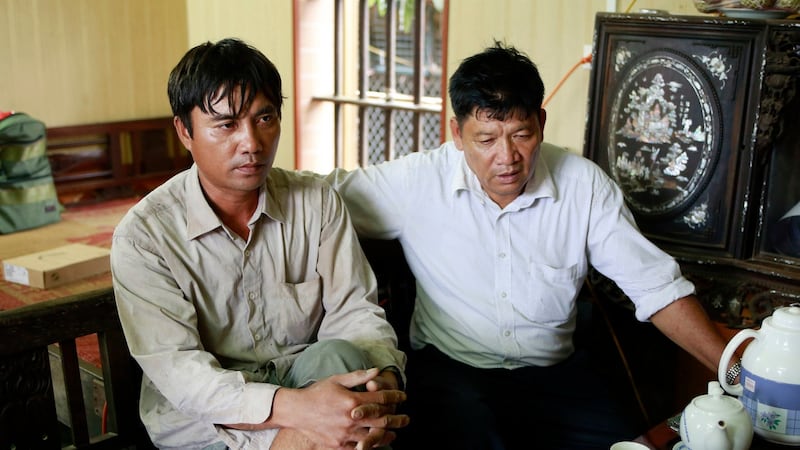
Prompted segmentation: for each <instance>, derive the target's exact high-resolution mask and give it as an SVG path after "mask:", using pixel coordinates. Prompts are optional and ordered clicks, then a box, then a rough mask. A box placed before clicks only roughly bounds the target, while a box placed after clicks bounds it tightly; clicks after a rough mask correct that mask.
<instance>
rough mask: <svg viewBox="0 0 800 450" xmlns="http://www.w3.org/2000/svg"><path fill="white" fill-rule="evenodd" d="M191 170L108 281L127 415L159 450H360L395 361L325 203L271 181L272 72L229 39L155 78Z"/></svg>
mask: <svg viewBox="0 0 800 450" xmlns="http://www.w3.org/2000/svg"><path fill="white" fill-rule="evenodd" d="M168 93H169V98H170V104H171V105H172V110H173V114H174V115H175V129H176V131H177V133H178V137H179V138H180V140H181V142H182V143H183V145H184V146H185V147H186V148H187V149H188V150H189V151H190V152H191V154H192V158H193V159H194V165H193V166H192V168H191V169H189V170H187V171H185V172H183V173H181V174H178V175H176V176H175V177H173V178H172V179H170V180H168V181H167V182H166V183H165V184H164V185H162V186H160V187H159V188H157V189H156V190H154V191H153V192H151V193H150V194H149V195H148V196H146V197H145V198H144V199H142V200H141V201H140V202H139V203H138V204H137V205H136V206H134V207H133V208H132V209H131V210H130V211H129V212H128V213H127V215H126V216H125V217H124V218H123V219H122V221H121V223H120V224H119V225H118V226H117V228H116V229H115V231H114V240H113V246H112V251H111V268H112V274H113V281H114V291H115V295H116V299H117V306H118V309H119V316H120V320H121V322H122V326H123V329H124V332H125V336H126V338H127V340H128V346H129V348H130V352H131V355H133V357H134V358H135V359H136V361H137V362H138V363H139V365H140V366H141V367H142V370H143V373H144V377H143V381H142V388H141V397H140V398H141V404H140V413H141V417H142V420H143V422H144V424H145V426H146V427H147V430H148V432H149V434H150V437H151V438H152V440H153V443H154V444H156V445H157V446H158V447H159V448H165V449H167V448H170V449H197V448H200V449H225V448H232V449H245V448H246V449H268V448H272V449H285V448H291V449H317V448H341V447H347V448H353V447H355V446H356V445H358V446H359V447H361V448H372V447H373V445H386V444H388V443H389V442H390V441H391V440H392V439H393V438H394V431H393V429H396V428H401V427H403V426H405V425H406V424H407V423H408V417H407V416H405V415H401V414H395V407H396V405H397V404H398V403H400V402H402V401H403V400H404V399H405V394H404V393H403V392H402V391H401V390H399V387H400V383H401V376H402V370H403V369H404V366H405V355H404V354H403V353H402V352H400V351H398V350H397V347H396V345H397V338H396V335H395V333H394V331H393V330H392V327H391V326H390V325H389V323H388V322H387V321H386V319H385V315H384V311H383V309H382V308H381V307H380V306H379V305H377V302H376V299H377V295H376V289H377V288H376V282H375V277H374V275H373V274H372V271H371V270H370V268H369V264H368V263H367V261H366V258H365V257H364V254H363V253H362V252H361V248H360V246H359V242H358V238H357V236H356V234H355V232H354V230H353V228H352V225H351V222H350V218H349V216H348V214H347V211H346V209H345V207H344V205H343V204H342V202H341V199H340V198H339V196H338V195H337V194H336V192H334V191H333V190H332V189H331V188H330V186H328V185H327V184H326V183H324V182H323V181H321V180H318V179H315V178H314V177H311V176H308V175H301V174H297V173H295V172H291V171H285V170H280V169H277V168H272V162H273V160H274V158H275V153H276V151H277V148H278V140H279V138H280V131H281V126H280V118H281V105H282V102H283V96H282V92H281V79H280V75H279V73H278V71H277V69H276V68H275V66H274V65H273V64H272V62H270V61H269V60H268V59H267V58H266V57H265V56H264V55H263V54H262V53H261V52H259V51H258V50H256V49H255V48H252V47H250V46H249V45H247V44H245V43H243V42H241V41H239V40H235V39H225V40H222V41H219V42H217V43H215V44H212V43H205V44H201V45H198V46H196V47H194V48H193V49H191V50H189V51H188V52H187V53H186V55H184V57H183V58H182V59H181V61H180V62H179V63H178V65H177V66H176V67H175V68H174V69H173V71H172V73H171V74H170V78H169V84H168Z"/></svg>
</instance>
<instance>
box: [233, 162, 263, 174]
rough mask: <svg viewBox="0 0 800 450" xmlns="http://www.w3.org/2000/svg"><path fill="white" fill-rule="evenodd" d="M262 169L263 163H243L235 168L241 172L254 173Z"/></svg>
mask: <svg viewBox="0 0 800 450" xmlns="http://www.w3.org/2000/svg"><path fill="white" fill-rule="evenodd" d="M263 169H264V164H261V163H252V164H243V165H241V166H239V167H237V168H236V170H238V171H239V172H242V173H256V172H260V171H261V170H263Z"/></svg>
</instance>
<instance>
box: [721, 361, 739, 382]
mask: <svg viewBox="0 0 800 450" xmlns="http://www.w3.org/2000/svg"><path fill="white" fill-rule="evenodd" d="M740 373H742V363H741V361H736V362H735V363H733V365H732V366H731V367H730V368H729V369H728V371H727V372H726V373H725V381H727V382H728V384H733V383H734V382H735V381H736V377H738V376H739V374H740Z"/></svg>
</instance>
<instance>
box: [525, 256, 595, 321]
mask: <svg viewBox="0 0 800 450" xmlns="http://www.w3.org/2000/svg"><path fill="white" fill-rule="evenodd" d="M585 277H586V263H578V264H573V265H571V266H567V267H553V266H550V265H547V264H543V263H541V262H538V261H533V262H531V263H530V264H529V266H528V282H527V286H526V291H527V292H526V295H525V301H523V304H522V305H520V306H519V310H520V312H521V313H522V314H523V315H524V316H525V317H526V318H527V319H528V320H530V321H531V322H535V323H540V324H547V325H553V326H557V325H561V324H564V323H566V322H567V321H568V320H569V318H570V316H571V314H572V311H573V309H574V308H575V298H576V297H577V293H578V291H579V289H580V286H581V283H583V280H584V278H585Z"/></svg>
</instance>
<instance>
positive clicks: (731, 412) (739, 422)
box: [679, 381, 753, 450]
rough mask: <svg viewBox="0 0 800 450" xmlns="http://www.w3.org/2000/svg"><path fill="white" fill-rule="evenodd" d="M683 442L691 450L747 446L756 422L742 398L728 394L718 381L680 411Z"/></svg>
mask: <svg viewBox="0 0 800 450" xmlns="http://www.w3.org/2000/svg"><path fill="white" fill-rule="evenodd" d="M679 430H680V431H679V432H680V435H681V442H682V443H683V445H684V446H686V447H688V448H690V449H691V450H747V449H749V448H750V443H751V442H752V440H753V424H752V423H751V422H750V416H748V415H747V412H745V410H744V406H743V405H742V402H740V401H739V400H737V399H735V398H733V397H730V396H727V395H725V392H724V391H723V390H722V387H720V385H719V383H718V382H716V381H710V382H709V383H708V394H706V395H700V396H698V397H695V398H694V399H693V400H692V401H691V402H690V403H689V404H688V405H686V408H685V409H684V410H683V413H682V414H681V424H680V427H679Z"/></svg>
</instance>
